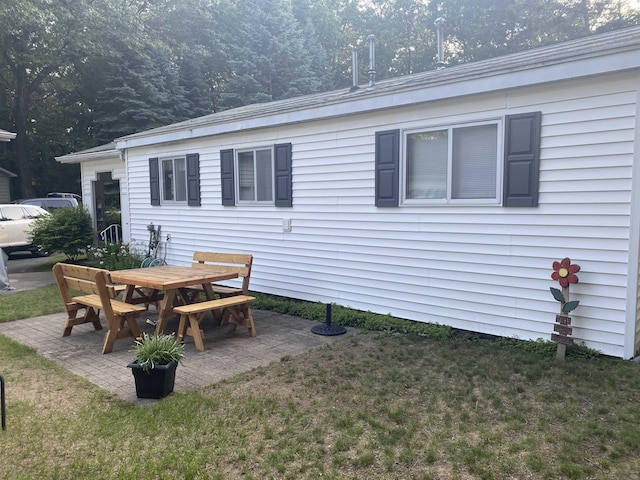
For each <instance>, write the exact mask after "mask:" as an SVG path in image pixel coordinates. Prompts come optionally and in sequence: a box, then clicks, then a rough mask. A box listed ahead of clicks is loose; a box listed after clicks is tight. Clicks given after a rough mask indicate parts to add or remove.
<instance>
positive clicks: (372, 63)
mask: <svg viewBox="0 0 640 480" xmlns="http://www.w3.org/2000/svg"><path fill="white" fill-rule="evenodd" d="M375 39H376V37H375V35H369V86H370V87H373V86H374V85H375V84H376V47H375V45H374V42H375Z"/></svg>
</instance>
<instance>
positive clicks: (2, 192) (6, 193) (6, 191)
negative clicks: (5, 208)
mask: <svg viewBox="0 0 640 480" xmlns="http://www.w3.org/2000/svg"><path fill="white" fill-rule="evenodd" d="M15 177H17V175H16V174H15V173H13V172H10V171H9V170H5V169H4V168H0V203H9V202H10V201H11V179H12V178H15Z"/></svg>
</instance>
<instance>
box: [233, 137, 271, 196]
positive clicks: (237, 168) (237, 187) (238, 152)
mask: <svg viewBox="0 0 640 480" xmlns="http://www.w3.org/2000/svg"><path fill="white" fill-rule="evenodd" d="M259 151H260V152H262V151H268V152H269V155H270V157H271V158H270V160H271V164H270V168H269V174H270V175H271V199H270V200H257V199H256V197H257V191H258V175H259V172H258V170H257V167H256V165H257V162H256V152H259ZM247 152H251V153H252V154H253V172H254V177H253V178H254V185H253V186H254V200H242V198H241V195H240V170H241V169H240V164H239V157H240V155H241V154H243V153H247ZM274 155H275V153H274V149H273V145H269V146H262V147H253V148H240V149H237V150H235V151H234V159H233V162H234V165H233V168H234V171H235V175H234V183H235V185H234V188H235V196H236V199H237V201H236V204H237V205H275V174H274V165H273V162H274V161H275V159H274Z"/></svg>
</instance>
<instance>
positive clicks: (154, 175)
mask: <svg viewBox="0 0 640 480" xmlns="http://www.w3.org/2000/svg"><path fill="white" fill-rule="evenodd" d="M149 187H150V191H151V205H160V167H159V165H158V159H157V158H150V159H149Z"/></svg>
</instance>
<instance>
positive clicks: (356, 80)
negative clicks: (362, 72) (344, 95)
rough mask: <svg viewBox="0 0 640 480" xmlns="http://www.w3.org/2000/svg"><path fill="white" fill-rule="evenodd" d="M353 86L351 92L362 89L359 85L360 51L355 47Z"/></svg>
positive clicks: (352, 65) (353, 51) (352, 72)
mask: <svg viewBox="0 0 640 480" xmlns="http://www.w3.org/2000/svg"><path fill="white" fill-rule="evenodd" d="M351 77H352V82H351V88H350V89H349V91H350V92H355V91H356V90H360V87H359V86H358V51H357V50H356V49H355V48H354V49H353V50H351Z"/></svg>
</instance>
